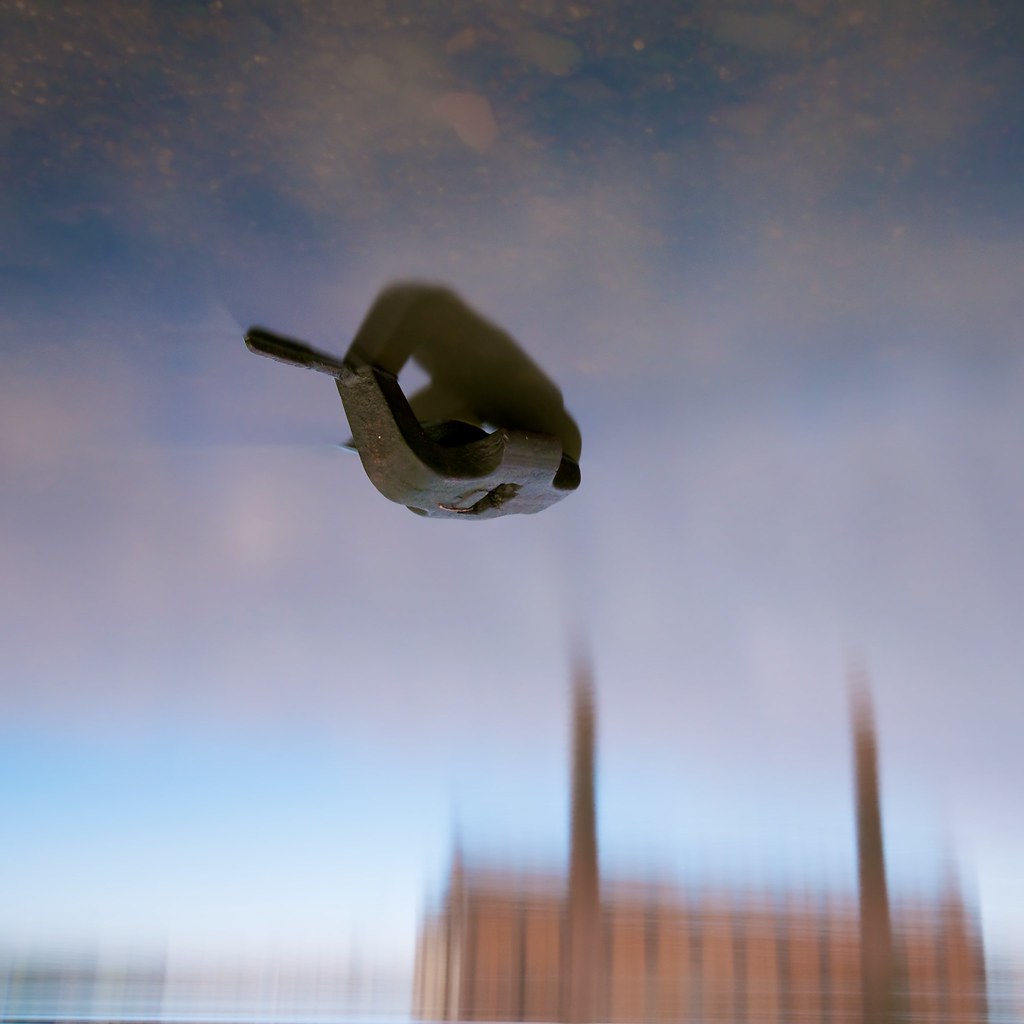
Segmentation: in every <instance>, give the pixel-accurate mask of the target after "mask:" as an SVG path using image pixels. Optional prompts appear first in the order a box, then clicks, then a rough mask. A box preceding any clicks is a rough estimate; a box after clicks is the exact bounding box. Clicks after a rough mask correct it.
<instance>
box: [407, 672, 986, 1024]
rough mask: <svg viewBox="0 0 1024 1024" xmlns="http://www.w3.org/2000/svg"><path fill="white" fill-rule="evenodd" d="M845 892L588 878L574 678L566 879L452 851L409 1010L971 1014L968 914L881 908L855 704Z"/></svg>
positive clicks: (887, 1020) (582, 733)
mask: <svg viewBox="0 0 1024 1024" xmlns="http://www.w3.org/2000/svg"><path fill="white" fill-rule="evenodd" d="M854 721H855V730H854V731H855V744H854V747H855V765H856V790H857V832H858V860H859V865H860V877H859V889H858V891H857V892H855V893H854V892H850V893H842V892H836V893H820V892H819V893H811V892H809V891H789V892H783V891H765V892H756V891H748V890H732V891H712V890H709V889H703V890H700V891H699V892H694V891H689V890H684V889H682V888H673V887H670V886H665V885H653V884H646V883H640V882H638V883H630V882H629V881H628V880H626V881H619V882H609V881H607V880H605V881H603V882H602V881H601V879H600V877H599V865H598V852H597V840H596V828H595V811H594V750H593V747H594V714H593V700H592V692H591V688H590V685H589V681H588V679H587V678H586V677H585V675H583V674H580V675H579V677H578V678H577V680H576V685H575V714H574V743H573V747H574V749H573V792H572V829H571V849H570V856H569V872H568V877H564V876H562V877H557V876H544V875H516V874H513V873H508V872H505V873H494V872H486V871H481V870H473V869H472V867H467V866H466V865H464V864H463V863H462V858H461V856H460V855H459V854H458V853H456V855H455V856H454V857H453V862H452V867H451V873H450V878H449V884H448V890H447V893H446V896H445V900H444V904H443V906H442V907H441V909H440V910H439V912H437V913H436V914H433V915H430V916H428V917H427V919H426V921H425V922H424V925H423V929H422V934H421V937H420V943H419V948H418V954H417V964H416V981H415V993H414V1011H415V1013H416V1014H417V1016H419V1017H420V1018H422V1019H427V1020H464V1021H473V1020H488V1021H499V1020H500V1021H568V1022H577V1024H579V1022H585V1021H608V1022H622V1024H632V1022H640V1021H664V1022H669V1021H672V1022H704V1024H709V1022H712V1021H723V1022H730V1024H740V1022H748V1024H755V1022H758V1024H760V1022H764V1024H770V1022H771V1024H774V1022H777V1024H791V1022H800V1021H806V1022H813V1024H841V1022H847V1021H849V1022H857V1024H894V1022H895V1021H897V1020H904V1019H908V1018H909V1019H910V1020H913V1021H915V1022H919V1021H920V1022H935V1024H938V1022H956V1024H980V1022H983V1021H985V1020H986V1019H987V1014H986V999H985V971H984V960H983V956H982V950H981V943H980V939H979V933H978V929H977V926H976V922H975V920H974V918H973V916H972V915H971V914H970V913H969V912H968V911H967V909H966V907H965V906H964V903H963V900H962V899H961V897H960V894H959V892H958V891H957V890H956V889H955V888H954V887H952V886H951V887H950V888H949V889H948V890H947V891H946V892H945V893H944V894H943V895H941V896H940V897H938V898H936V899H935V900H933V901H930V902H922V901H917V902H899V901H896V902H894V904H893V906H892V907H891V908H890V905H889V896H888V891H887V886H886V879H885V864H884V859H883V853H882V837H881V819H880V814H879V810H878V778H877V756H876V751H875V740H874V728H873V725H872V722H871V716H870V711H869V709H868V706H867V701H866V697H864V696H863V695H862V696H860V697H859V698H858V699H857V701H856V702H855V715H854Z"/></svg>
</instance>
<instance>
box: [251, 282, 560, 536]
mask: <svg viewBox="0 0 1024 1024" xmlns="http://www.w3.org/2000/svg"><path fill="white" fill-rule="evenodd" d="M245 342H246V345H248V346H249V348H250V349H251V350H252V351H253V352H258V353H259V354H261V355H265V356H270V357H271V358H273V359H278V360H280V361H282V362H286V363H291V364H292V365H294V366H303V367H306V368H308V369H314V370H319V371H320V372H321V373H326V374H328V375H330V376H332V377H334V378H335V379H336V381H337V385H338V393H339V394H340V395H341V400H342V402H343V403H344V405H345V412H346V414H347V415H348V420H349V425H350V426H351V428H352V434H353V439H354V440H353V445H354V447H355V448H356V450H357V451H358V452H359V455H360V458H361V459H362V460H363V467H364V468H365V469H366V474H367V476H369V478H370V479H371V480H372V481H373V483H374V485H375V486H376V488H377V489H378V490H379V491H380V492H381V494H383V495H384V496H385V497H387V498H390V499H391V500H392V501H396V502H398V503H399V504H402V505H406V506H408V507H409V508H410V510H411V511H413V512H417V513H419V514H420V515H425V516H431V517H435V518H437V517H444V518H463V519H490V518H493V517H495V516H501V515H508V514H510V513H513V512H539V511H540V510H541V509H544V508H547V507H548V506H549V505H551V504H553V503H554V502H556V501H559V500H560V499H561V498H563V497H565V495H566V494H568V493H569V492H570V491H573V490H575V489H576V488H577V487H578V486H579V482H580V471H579V464H578V459H579V455H580V433H579V429H578V428H577V426H576V424H575V423H574V422H573V420H572V418H571V417H570V416H569V414H568V413H567V412H566V411H565V407H564V405H563V404H562V395H561V392H560V391H559V390H558V389H557V388H556V387H555V385H554V384H553V383H552V382H551V381H550V380H549V379H548V378H547V377H546V376H545V375H544V373H543V372H542V371H541V370H540V368H539V367H538V366H537V365H536V364H535V363H533V362H532V361H531V360H530V358H529V357H528V356H527V355H526V353H525V352H523V351H522V350H521V349H520V348H519V346H518V345H517V344H516V343H515V342H514V341H513V340H512V339H511V338H510V337H509V336H508V335H507V334H506V333H505V332H504V331H502V330H501V329H500V328H498V327H496V326H495V325H494V324H491V323H489V322H488V321H486V320H484V318H483V317H481V316H480V315H479V314H477V313H475V312H474V311H473V310H471V309H470V308H469V307H468V306H466V305H465V303H463V302H462V301H461V300H460V299H459V298H458V296H456V295H454V294H453V293H452V292H450V291H448V290H447V289H445V288H438V287H431V286H428V285H416V284H404V285H395V286H393V287H391V288H388V289H387V290H385V291H384V292H383V293H382V294H381V295H380V296H379V297H378V299H377V301H376V302H375V303H374V304H373V308H372V309H371V310H370V312H369V314H368V315H367V317H366V320H365V321H364V322H363V325H362V327H361V328H360V329H359V332H358V334H357V335H356V337H355V340H354V341H353V342H352V345H351V346H350V348H349V350H348V353H347V354H346V356H345V358H344V360H339V359H336V358H334V357H332V356H329V355H325V354H323V353H320V352H316V351H314V350H313V349H311V348H309V347H308V346H306V345H303V344H301V343H300V342H296V341H292V340H291V339H288V338H282V337H280V336H277V335H273V334H271V333H270V332H268V331H265V330H263V329H261V328H256V327H254V328H252V329H250V330H249V332H248V333H247V334H246V337H245ZM410 357H411V358H413V359H414V360H415V362H416V363H418V364H419V366H420V367H421V368H422V369H424V370H426V371H427V373H429V374H430V383H429V384H428V385H427V386H426V387H424V388H423V389H422V390H420V391H418V392H417V393H416V394H415V395H414V396H413V397H412V398H410V399H406V396H405V394H404V392H403V391H402V389H401V388H400V387H399V385H398V374H399V373H400V371H401V370H402V368H403V367H404V366H405V364H406V363H407V362H408V360H409V358H410ZM485 425H489V426H491V427H493V428H494V429H493V431H492V432H490V433H488V431H487V430H485V429H484V426H485Z"/></svg>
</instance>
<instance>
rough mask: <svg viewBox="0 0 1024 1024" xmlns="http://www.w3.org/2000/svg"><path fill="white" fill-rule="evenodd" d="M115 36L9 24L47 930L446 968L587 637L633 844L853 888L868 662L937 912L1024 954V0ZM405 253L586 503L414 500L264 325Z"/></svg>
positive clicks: (9, 773) (6, 277) (332, 324)
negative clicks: (534, 380)
mask: <svg viewBox="0 0 1024 1024" xmlns="http://www.w3.org/2000/svg"><path fill="white" fill-rule="evenodd" d="M413 7H415V5H413ZM110 12H111V13H110V15H109V16H105V17H104V18H103V19H96V18H94V17H92V16H90V15H89V14H88V11H87V9H86V7H85V6H84V5H80V4H77V3H66V4H65V3H58V2H53V3H49V4H45V3H44V4H38V5H32V4H16V5H5V6H3V7H0V29H2V31H0V39H2V40H3V42H2V43H0V52H2V55H3V60H2V61H0V97H2V98H0V133H2V140H3V145H2V147H0V152H2V156H0V173H2V177H3V180H4V182H5V186H4V188H3V190H2V192H0V229H2V230H0V244H2V250H3V251H2V256H0V358H2V360H3V364H2V365H3V373H2V374H0V474H2V480H3V487H2V489H0V578H2V579H3V580H4V583H5V585H4V586H3V588H2V589H0V623H2V633H3V645H2V646H3V651H4V656H3V659H2V669H0V734H2V742H0V807H2V808H3V814H2V817H3V821H4V825H3V829H4V836H5V838H4V840H3V842H2V843H0V904H2V905H3V906H4V908H5V910H4V920H3V922H0V946H3V947H5V948H9V949H16V950H20V949H32V950H50V949H81V948H103V949H111V950H125V949H133V950H137V949H143V948H144V949H154V950H158V951H159V950H161V949H168V948H170V949H182V950H202V951H209V952H210V954H211V955H214V954H216V955H234V954H236V953H238V954H243V953H245V954H252V955H265V954H266V953H267V952H268V951H271V952H273V951H286V952H298V953H300V954H302V955H309V956H335V955H349V953H351V951H352V950H358V951H360V955H365V956H367V957H369V958H371V959H378V960H387V959H389V958H390V959H394V960H398V961H403V958H404V959H408V958H410V957H411V955H412V948H413V944H414V941H415V931H416V927H417V923H418V921H419V919H420V915H421V913H422V911H423V908H424V906H426V905H429V904H430V902H431V901H433V900H436V898H437V896H438V894H439V893H440V891H441V886H442V883H443V878H444V872H445V870H446V867H447V863H448V857H449V854H450V850H451V846H452V843H453V839H454V837H455V836H456V835H457V836H458V837H459V838H460V840H461V842H462V843H463V845H464V846H465V848H466V850H467V854H468V855H470V856H472V857H475V858H478V859H479V860H481V861H487V862H489V863H490V862H494V861H499V862H504V863H513V864H524V863H532V864H537V865H542V866H548V867H550V866H554V867H556V868H557V867H558V866H559V865H560V864H562V863H563V860H564V856H565V850H566V832H567V798H568V792H567V790H568V749H567V742H568V735H569V671H570V664H571V659H572V654H573V650H574V649H575V648H576V647H577V646H579V645H580V644H581V643H582V645H583V646H584V647H585V648H586V650H587V651H588V652H589V657H590V659H591V663H592V666H593V671H594V676H595V685H596V690H597V706H598V722H599V725H598V735H599V751H598V771H599V778H598V813H599V830H600V837H601V844H602V854H603V856H604V858H605V864H606V865H607V867H608V870H609V872H610V873H615V872H616V871H619V872H621V873H623V874H630V873H634V874H635V873H638V872H639V873H653V874H657V875H659V876H665V875H667V876H670V877H675V878H679V879H695V880H698V881H699V880H701V879H712V880H715V879H719V878H722V879H724V880H725V881H727V882H728V881H732V882H736V881H737V880H739V881H744V880H747V881H749V880H751V879H758V880H764V881H765V883H766V884H768V883H769V882H773V883H774V882H778V881H782V882H785V883H787V884H798V885H803V884H812V885H822V884H835V885H839V886H848V887H849V886H852V885H853V879H854V850H853V826H852V813H853V812H852V776H851V750H850V722H849V715H848V699H847V690H846V682H847V674H848V670H849V668H850V666H851V665H855V664H859V665H862V666H863V667H864V669H865V670H866V672H867V674H868V675H869V677H870V680H871V684H872V690H873V694H874V701H875V708H876V716H877V721H878V729H879V744H880V754H881V761H882V784H883V814H884V824H885V830H886V841H887V851H888V855H889V865H890V871H891V874H892V878H893V884H894V887H896V888H902V891H905V892H913V891H918V890H923V891H929V887H933V886H935V885H937V884H939V881H940V880H941V879H942V878H943V877H945V874H946V873H947V872H949V871H950V870H953V871H955V872H956V873H958V874H959V876H960V878H961V879H962V882H963V885H964V889H965V891H966V893H967V894H968V897H969V899H970V900H971V902H972V904H973V905H975V906H976V907H977V909H978V913H979V915H980V920H981V923H982V927H983V932H984V936H985V940H986V943H987V945H988V946H989V948H990V949H993V950H1001V951H1006V952H1009V953H1014V952H1016V953H1019V952H1020V951H1021V950H1024V875H1022V873H1021V869H1020V864H1021V863H1022V854H1024V830H1022V826H1021V823H1020V822H1021V818H1020V814H1019V782H1018V780H1019V779H1020V778H1021V777H1022V773H1024V752H1022V751H1024V746H1022V745H1021V743H1020V731H1021V726H1022V724H1024V674H1022V668H1021V666H1022V664H1024V635H1022V631H1021V629H1020V613H1021V609H1022V607H1024V592H1022V591H1024V585H1022V580H1024V543H1022V540H1024V538H1022V529H1021V525H1020V524H1021V522H1022V520H1024V517H1022V511H1024V469H1022V465H1024V459H1022V458H1021V452H1022V450H1024V413H1022V409H1024V402H1022V394H1024V344H1022V341H1024V338H1022V334H1021V326H1020V325H1021V323H1024V294H1022V290H1021V287H1020V280H1021V274H1020V268H1021V267H1022V266H1024V217H1022V214H1024V131H1022V125H1024V66H1022V62H1021V58H1020V53H1021V52H1024V48H1022V43H1024V17H1022V14H1021V12H1020V11H1019V10H1018V9H1017V6H1016V5H1014V4H1011V3H996V2H992V3H983V4H978V3H972V4H959V3H953V2H949V0H935V2H931V3H928V4H920V3H909V2H908V3H892V2H889V3H881V2H877V3H876V2H874V0H868V2H864V3H853V2H847V0H841V2H839V3H835V4H825V3H822V2H820V0H792V2H782V0H779V2H777V3H774V4H759V5H745V4H742V3H735V2H732V0H726V2H723V3H716V4H710V3H708V4H704V3H699V2H698V3H692V4H683V5H679V4H667V3H651V4H648V5H645V6H644V7H643V9H642V10H641V9H635V8H634V7H633V6H631V5H625V4H615V3H609V2H603V0H602V2H592V3H584V2H578V3H561V2H557V0H529V2H527V0H524V2H522V3H519V4H513V3H509V2H488V3H483V4H481V3H472V4H470V3H453V4H448V5H445V8H444V10H443V11H441V10H440V9H437V10H435V9H433V7H432V5H429V6H423V7H422V8H419V9H412V8H411V7H410V5H408V4H400V3H389V2H383V3H369V2H355V3H350V4H345V5H318V4H314V3H307V4H298V5H295V6H294V7H293V8H292V9H291V10H290V11H289V12H288V13H281V12H280V11H278V10H277V9H276V5H271V4H264V3H258V2H254V3H237V4H233V3H220V2H213V3H200V2H195V3H181V4H177V5H147V4H141V5H140V4H114V5H112V6H111V7H110ZM403 280H428V281H438V282H443V283H445V284H447V285H448V286H450V287H451V288H453V289H454V290H455V291H456V292H457V293H458V294H459V295H461V296H462V298H463V299H464V300H465V301H466V302H467V303H469V304H470V305H471V306H473V307H474V308H475V309H477V310H479V311H480V312H481V313H482V314H484V315H485V316H487V317H488V318H490V319H491V320H493V321H494V322H495V323H498V324H500V325H501V326H502V327H503V328H504V329H505V330H507V331H508V332H509V333H510V334H511V335H512V336H513V337H514V338H515V339H516V340H517V341H518V342H519V344H520V345H521V346H522V348H523V349H524V350H525V351H526V352H527V353H528V354H529V355H530V357H531V358H532V359H534V360H535V361H536V362H537V363H538V364H539V365H540V366H541V367H542V368H543V369H544V371H545V372H546V373H547V374H549V375H550V376H551V378H552V379H553V380H554V381H556V382H557V384H558V386H559V387H560V388H561V390H562V392H563V395H564V398H565V402H566V407H567V408H568V410H569V411H570V412H571V413H572V415H573V416H574V417H575V419H576V421H577V422H578V423H579V425H580V429H581V432H582V437H583V451H582V456H581V460H580V464H581V471H582V484H581V486H580V489H579V490H578V491H577V492H574V493H573V494H571V495H569V496H568V497H567V498H566V499H565V500H564V501H562V502H560V503H559V504H557V505H555V506H554V507H552V508H550V509H548V510H546V511H544V512H543V513H541V514H539V515H537V516H520V517H506V518H503V519H498V520H494V521H489V522H487V523H474V524H468V523H463V522H458V523H453V522H441V521H435V520H423V519H420V518H418V517H416V516H412V515H411V514H410V513H409V512H408V511H407V510H405V509H404V508H402V507H400V506H398V505H393V504H390V503H388V502H387V501H386V500H385V499H384V498H383V497H382V496H381V495H380V494H378V493H377V492H376V491H375V490H374V488H373V487H372V485H371V484H370V482H369V481H368V480H367V478H366V477H365V475H364V473H363V471H362V468H361V466H360V464H359V461H358V459H357V458H355V457H354V456H352V455H351V454H349V453H346V452H344V451H341V450H339V449H338V448H337V447H336V445H337V444H338V442H340V441H343V440H344V439H345V438H346V437H347V436H348V429H347V425H346V423H345V419H344V414H343V410H342V408H341V406H340V403H339V401H338V398H337V393H336V391H335V389H334V387H333V384H332V382H330V381H329V380H326V379H325V378H323V377H319V376H317V375H314V374H303V373H301V372H299V371H298V370H292V369H290V368H287V367H284V366H282V365H280V364H277V363H274V362H271V361H269V360H261V359H257V358H255V357H254V356H253V355H252V354H251V353H249V352H248V351H247V350H246V349H245V346H244V344H243V342H242V335H243V333H244V331H245V329H246V328H247V327H248V326H250V325H252V324H263V325H265V326H268V327H271V328H273V329H276V330H278V331H281V332H283V333H286V334H289V335H292V336H296V337H301V338H305V339H307V340H308V341H310V342H311V343H313V344H316V345H317V346H318V347H321V348H324V349H327V350H329V351H333V352H336V353H339V354H340V353H343V352H344V350H345V349H346V348H347V346H348V343H349V341H350V340H351V338H352V336H353V335H354V333H355V331H356V330H357V328H358V326H359V323H360V321H361V319H362V317H363V315H364V314H365V312H366V311H367V309H368V308H369V307H370V305H371V303H372V302H373V300H374V298H375V296H376V295H377V294H378V293H379V292H380V291H381V290H382V289H383V288H384V287H385V286H386V285H388V284H389V283H391V282H394V281H403ZM403 962H404V961H403Z"/></svg>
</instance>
